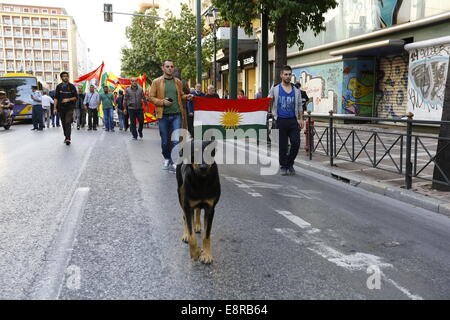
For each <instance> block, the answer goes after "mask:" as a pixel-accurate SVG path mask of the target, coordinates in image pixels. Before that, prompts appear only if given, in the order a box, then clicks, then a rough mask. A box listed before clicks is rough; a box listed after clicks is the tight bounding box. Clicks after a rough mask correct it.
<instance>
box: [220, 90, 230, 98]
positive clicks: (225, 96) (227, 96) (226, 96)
mask: <svg viewBox="0 0 450 320" xmlns="http://www.w3.org/2000/svg"><path fill="white" fill-rule="evenodd" d="M229 98H230V96H229V95H228V90H227V89H223V95H222V99H229Z"/></svg>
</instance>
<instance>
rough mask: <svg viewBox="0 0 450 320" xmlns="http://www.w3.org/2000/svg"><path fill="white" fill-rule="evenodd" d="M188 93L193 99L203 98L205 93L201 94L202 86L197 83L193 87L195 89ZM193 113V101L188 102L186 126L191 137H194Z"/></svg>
mask: <svg viewBox="0 0 450 320" xmlns="http://www.w3.org/2000/svg"><path fill="white" fill-rule="evenodd" d="M190 93H191V94H192V95H193V96H194V97H204V96H205V93H204V92H202V85H201V84H200V83H197V84H196V85H195V89H191V91H190ZM194 112H195V107H194V101H193V100H190V101H188V102H187V113H188V114H187V126H188V131H189V133H190V134H191V136H194Z"/></svg>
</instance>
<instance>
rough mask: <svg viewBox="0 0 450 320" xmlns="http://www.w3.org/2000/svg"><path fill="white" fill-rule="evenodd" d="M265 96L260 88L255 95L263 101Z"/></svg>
mask: <svg viewBox="0 0 450 320" xmlns="http://www.w3.org/2000/svg"><path fill="white" fill-rule="evenodd" d="M262 97H263V94H262V89H261V88H258V92H257V93H256V95H255V99H262Z"/></svg>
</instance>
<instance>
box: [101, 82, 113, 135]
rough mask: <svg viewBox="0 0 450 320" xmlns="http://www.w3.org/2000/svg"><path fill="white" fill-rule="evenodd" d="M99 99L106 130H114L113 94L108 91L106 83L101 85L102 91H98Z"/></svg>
mask: <svg viewBox="0 0 450 320" xmlns="http://www.w3.org/2000/svg"><path fill="white" fill-rule="evenodd" d="M100 101H101V103H102V108H103V122H104V124H105V129H106V131H107V132H109V131H111V132H114V95H113V94H112V93H111V92H109V88H108V86H107V85H105V86H103V93H100Z"/></svg>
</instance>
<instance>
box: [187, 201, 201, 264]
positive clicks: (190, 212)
mask: <svg viewBox="0 0 450 320" xmlns="http://www.w3.org/2000/svg"><path fill="white" fill-rule="evenodd" d="M184 214H185V217H186V226H187V229H188V233H189V237H188V238H189V252H190V254H191V259H194V260H198V257H199V256H200V250H199V249H198V245H197V237H196V236H195V233H194V231H193V222H194V221H193V220H194V209H191V208H190V207H189V206H186V207H185V208H184Z"/></svg>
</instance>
